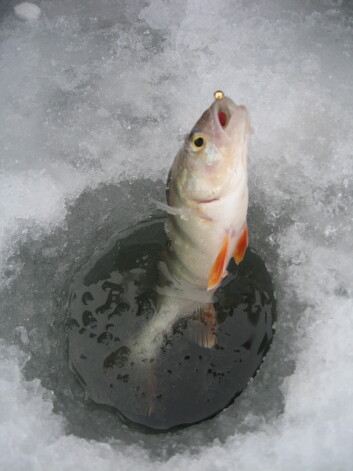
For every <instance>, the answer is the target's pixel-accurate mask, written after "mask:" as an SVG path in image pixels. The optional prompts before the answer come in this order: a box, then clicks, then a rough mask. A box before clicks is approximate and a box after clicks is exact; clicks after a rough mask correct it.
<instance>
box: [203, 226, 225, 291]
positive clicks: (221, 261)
mask: <svg viewBox="0 0 353 471" xmlns="http://www.w3.org/2000/svg"><path fill="white" fill-rule="evenodd" d="M229 242H230V237H229V234H227V236H226V238H225V239H224V242H223V245H222V248H221V250H220V252H219V254H218V255H217V258H216V260H215V262H214V264H213V265H212V268H211V271H210V275H209V277H208V285H207V290H210V289H213V288H215V287H216V286H217V285H218V283H220V282H221V281H222V278H223V273H224V272H225V269H226V268H227V267H226V264H227V261H228V260H227V255H228V249H229Z"/></svg>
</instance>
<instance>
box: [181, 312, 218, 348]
mask: <svg viewBox="0 0 353 471" xmlns="http://www.w3.org/2000/svg"><path fill="white" fill-rule="evenodd" d="M216 330H217V314H216V311H215V309H214V307H213V304H207V305H206V306H204V307H203V308H202V311H200V312H197V313H196V314H195V315H194V316H193V317H192V318H190V319H188V323H187V335H188V337H189V339H190V340H192V341H193V342H195V343H197V344H198V345H200V347H204V348H212V347H213V346H214V345H215V343H216V340H217V337H216Z"/></svg>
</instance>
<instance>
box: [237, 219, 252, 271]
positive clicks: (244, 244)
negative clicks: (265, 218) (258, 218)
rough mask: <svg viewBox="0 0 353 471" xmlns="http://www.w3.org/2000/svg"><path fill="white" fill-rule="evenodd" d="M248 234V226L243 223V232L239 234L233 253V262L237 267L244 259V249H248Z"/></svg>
mask: <svg viewBox="0 0 353 471" xmlns="http://www.w3.org/2000/svg"><path fill="white" fill-rule="evenodd" d="M248 243H249V234H248V225H247V224H246V223H245V225H244V229H243V232H242V233H241V235H240V237H239V239H238V242H237V245H236V247H235V252H234V260H235V263H236V264H237V265H238V264H239V263H240V262H241V261H242V260H243V258H244V256H245V252H246V249H247V248H248Z"/></svg>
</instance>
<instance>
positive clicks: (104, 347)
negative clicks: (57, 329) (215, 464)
mask: <svg viewBox="0 0 353 471" xmlns="http://www.w3.org/2000/svg"><path fill="white" fill-rule="evenodd" d="M164 221H165V220H164V219H158V218H156V219H151V220H149V221H147V222H141V223H139V224H137V225H134V226H133V227H132V228H130V229H127V230H125V231H124V232H122V233H121V234H120V236H119V237H118V239H117V240H116V241H115V242H114V243H113V245H112V246H111V247H110V248H109V249H105V251H103V252H100V253H99V254H95V255H94V256H93V257H92V258H91V259H90V260H89V262H87V263H86V264H85V265H84V267H83V268H82V269H81V271H80V272H79V273H78V274H77V275H76V276H75V279H74V282H73V286H72V294H73V295H72V296H71V301H70V306H69V310H68V323H67V331H68V358H69V364H70V366H71V370H72V371H73V372H74V374H75V375H76V377H77V379H78V380H79V382H80V383H81V385H82V387H83V388H84V390H85V393H86V394H87V396H88V397H89V398H90V399H92V400H93V401H94V402H96V403H97V404H102V405H105V406H110V407H111V408H113V409H115V410H116V411H117V412H118V414H120V415H121V416H122V417H123V418H125V419H128V421H131V422H134V423H137V424H142V425H144V426H147V427H149V428H152V429H158V430H166V429H170V428H172V427H176V426H179V425H187V424H193V423H196V422H200V421H202V420H204V419H206V418H208V417H211V416H213V415H215V414H216V413H217V412H219V411H220V410H222V409H223V408H224V407H226V406H227V405H228V404H229V403H230V402H232V400H233V399H234V398H235V397H236V396H238V395H239V394H240V393H241V392H242V391H243V389H244V388H245V387H246V385H247V383H248V381H249V379H250V378H252V377H253V376H254V375H255V373H256V370H257V369H258V367H259V366H260V364H261V362H262V358H263V356H264V354H265V353H266V351H267V350H268V348H269V345H270V343H271V340H272V336H273V329H272V324H273V322H274V318H275V302H274V294H273V287H272V283H271V279H270V276H269V274H268V273H267V271H266V268H265V265H264V263H263V261H262V260H261V258H260V257H259V256H258V255H257V254H256V253H255V252H253V251H252V250H248V252H247V254H246V256H245V259H244V261H243V262H242V263H241V264H240V266H239V267H236V265H235V263H234V262H233V261H232V262H231V263H230V266H229V268H228V271H229V272H230V274H229V276H228V277H226V278H225V279H224V280H223V283H222V285H221V286H220V288H219V289H218V290H217V292H216V294H215V303H214V306H215V311H216V315H217V321H218V329H217V343H216V345H215V346H214V347H213V348H211V349H208V348H205V347H200V346H198V345H197V344H196V343H195V342H194V341H193V339H192V338H191V337H190V335H189V334H190V329H191V328H194V329H195V328H198V329H200V331H201V332H202V328H203V324H202V322H200V321H199V320H195V319H191V318H183V319H181V320H180V321H177V322H176V323H175V324H174V326H173V327H172V328H171V329H170V331H169V332H166V333H165V334H164V335H163V336H162V338H161V339H160V344H158V345H157V346H156V350H155V351H154V353H153V356H146V354H144V353H136V351H138V348H139V345H137V346H136V345H135V344H134V338H136V336H137V335H138V333H140V332H142V331H143V329H144V328H145V331H146V334H145V335H146V339H147V340H146V341H147V342H148V343H149V342H151V341H152V340H148V336H150V337H151V336H152V335H153V333H152V332H150V330H148V329H146V325H147V322H148V321H149V320H151V318H152V317H153V315H154V314H155V307H154V306H155V305H156V297H157V295H156V292H155V287H156V285H157V283H158V268H157V267H158V263H159V261H160V258H161V254H162V253H163V250H164V248H165V245H166V242H167V239H166V236H165V232H164ZM195 323H196V324H197V323H198V324H199V325H198V324H197V325H196V326H195ZM140 338H141V337H140ZM141 342H142V340H141ZM134 349H135V350H136V351H134Z"/></svg>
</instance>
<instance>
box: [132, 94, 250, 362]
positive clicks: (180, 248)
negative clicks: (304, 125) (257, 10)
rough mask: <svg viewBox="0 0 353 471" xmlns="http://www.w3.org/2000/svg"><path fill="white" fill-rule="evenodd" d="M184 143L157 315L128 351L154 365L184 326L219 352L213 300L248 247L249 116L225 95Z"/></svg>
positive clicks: (170, 188)
mask: <svg viewBox="0 0 353 471" xmlns="http://www.w3.org/2000/svg"><path fill="white" fill-rule="evenodd" d="M214 98H215V99H214V101H213V103H212V104H211V106H210V107H209V108H208V109H206V111H205V112H204V113H203V114H202V115H201V117H200V118H199V120H198V121H197V122H196V124H195V125H194V126H193V128H192V129H191V132H190V133H188V135H187V136H186V138H185V141H184V144H183V146H182V147H181V149H180V150H179V152H178V153H177V155H176V157H175V159H174V162H173V164H172V166H171V168H170V171H169V175H168V179H167V184H166V199H167V203H166V204H165V203H159V204H158V206H159V207H160V208H161V209H163V210H166V211H167V213H168V220H167V223H166V226H165V230H166V234H167V237H168V246H167V250H166V252H165V254H164V257H163V261H162V262H161V264H160V267H159V272H160V280H161V281H160V282H159V284H158V286H157V288H156V291H157V294H158V301H157V305H156V310H155V314H154V315H153V316H152V318H151V319H149V320H148V321H147V322H146V324H145V326H144V327H143V329H142V330H141V331H140V332H139V333H138V334H137V335H136V336H135V337H134V341H133V342H131V343H130V346H129V347H128V351H129V352H130V354H132V355H133V356H134V357H139V358H142V359H143V360H144V361H148V362H152V361H154V360H155V358H156V356H157V354H158V351H159V349H160V347H161V345H162V344H163V342H164V341H165V338H166V336H168V335H169V334H170V332H171V331H172V329H173V326H174V325H175V324H176V323H177V322H178V321H179V320H180V319H182V318H187V319H188V323H187V330H186V332H187V335H188V337H189V338H190V340H192V341H195V342H196V343H197V344H199V345H200V346H202V347H204V348H212V347H214V345H215V344H216V330H217V316H216V312H215V309H214V305H213V301H212V300H213V296H214V293H215V291H216V290H217V288H218V287H219V285H220V283H221V282H222V279H223V278H224V277H226V276H227V266H228V263H229V261H230V259H231V258H232V257H234V260H235V262H236V263H237V264H239V263H240V262H241V261H242V260H243V258H244V255H245V252H246V250H247V247H248V227H247V221H246V220H247V210H248V176H247V160H248V139H249V135H250V133H251V132H252V128H251V124H250V117H249V113H248V111H247V108H246V107H245V106H243V105H237V104H236V103H235V102H234V101H233V100H231V99H230V98H228V97H226V96H225V95H224V93H223V92H221V91H217V92H215V94H214Z"/></svg>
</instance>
